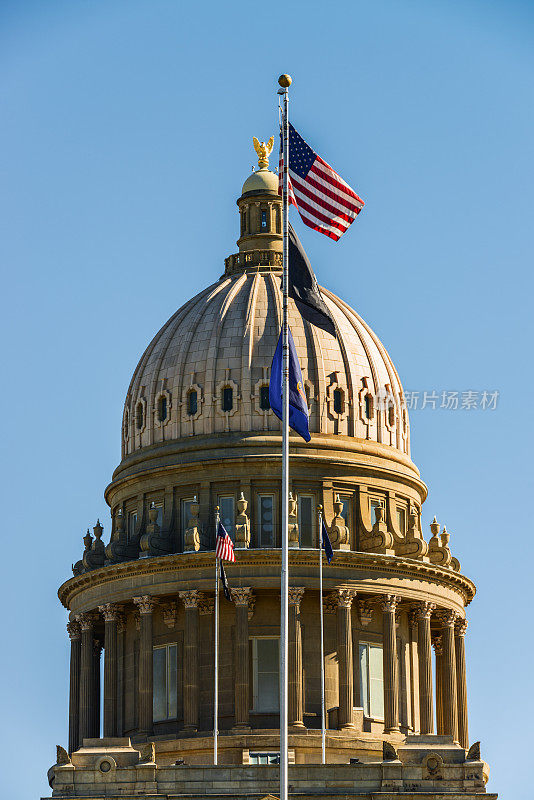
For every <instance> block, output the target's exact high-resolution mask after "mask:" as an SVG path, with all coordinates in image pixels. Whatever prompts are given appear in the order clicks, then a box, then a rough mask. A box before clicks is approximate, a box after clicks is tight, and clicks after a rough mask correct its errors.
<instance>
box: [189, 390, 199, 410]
mask: <svg viewBox="0 0 534 800" xmlns="http://www.w3.org/2000/svg"><path fill="white" fill-rule="evenodd" d="M197 411H198V393H197V391H196V389H192V390H191V391H190V392H188V393H187V413H188V414H189V416H190V417H194V416H195V414H196V413H197Z"/></svg>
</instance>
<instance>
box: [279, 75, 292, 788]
mask: <svg viewBox="0 0 534 800" xmlns="http://www.w3.org/2000/svg"><path fill="white" fill-rule="evenodd" d="M278 83H279V85H280V87H281V91H280V94H281V95H282V98H283V115H282V125H283V128H282V140H283V152H284V174H283V191H282V201H283V226H284V227H283V234H284V236H283V278H282V294H283V315H282V355H283V360H282V365H283V366H282V387H283V392H282V574H281V614H280V616H281V620H280V800H287V795H288V781H287V767H288V764H287V762H288V748H287V722H288V696H287V684H288V672H287V649H288V648H287V631H288V586H289V585H288V557H289V553H288V526H289V507H288V499H289V342H288V323H287V302H288V222H289V221H288V209H289V203H288V190H289V172H288V167H289V120H288V106H289V92H288V89H289V87H290V86H291V77H290V76H289V75H280V77H279V78H278Z"/></svg>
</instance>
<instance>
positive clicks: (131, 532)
mask: <svg viewBox="0 0 534 800" xmlns="http://www.w3.org/2000/svg"><path fill="white" fill-rule="evenodd" d="M136 527H137V511H130V513H129V514H128V541H129V542H131V541H132V540H133V539H134V537H135V529H136Z"/></svg>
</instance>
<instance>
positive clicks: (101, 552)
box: [82, 519, 106, 572]
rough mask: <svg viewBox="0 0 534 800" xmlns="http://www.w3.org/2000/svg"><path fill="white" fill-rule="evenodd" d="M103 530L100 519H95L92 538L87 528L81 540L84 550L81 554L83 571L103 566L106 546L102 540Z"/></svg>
mask: <svg viewBox="0 0 534 800" xmlns="http://www.w3.org/2000/svg"><path fill="white" fill-rule="evenodd" d="M103 530H104V528H103V527H102V525H101V524H100V520H99V519H97V521H96V525H95V526H94V528H93V533H94V535H95V536H94V539H93V540H91V534H90V533H89V530H87V534H86V535H85V536H84V539H83V542H84V544H85V550H84V553H83V556H82V562H83V567H84V572H86V571H89V570H91V569H97V568H98V567H103V566H104V564H105V562H106V548H105V546H104V542H103V541H102V532H103Z"/></svg>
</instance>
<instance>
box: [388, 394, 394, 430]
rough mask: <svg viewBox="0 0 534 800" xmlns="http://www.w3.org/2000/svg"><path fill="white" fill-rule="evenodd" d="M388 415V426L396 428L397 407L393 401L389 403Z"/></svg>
mask: <svg viewBox="0 0 534 800" xmlns="http://www.w3.org/2000/svg"><path fill="white" fill-rule="evenodd" d="M387 413H388V425H389V427H390V428H394V427H395V406H394V404H393V403H392V402H391V400H390V401H389V403H388V412H387Z"/></svg>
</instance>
